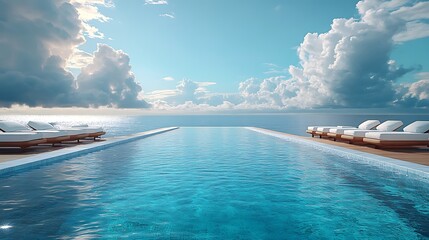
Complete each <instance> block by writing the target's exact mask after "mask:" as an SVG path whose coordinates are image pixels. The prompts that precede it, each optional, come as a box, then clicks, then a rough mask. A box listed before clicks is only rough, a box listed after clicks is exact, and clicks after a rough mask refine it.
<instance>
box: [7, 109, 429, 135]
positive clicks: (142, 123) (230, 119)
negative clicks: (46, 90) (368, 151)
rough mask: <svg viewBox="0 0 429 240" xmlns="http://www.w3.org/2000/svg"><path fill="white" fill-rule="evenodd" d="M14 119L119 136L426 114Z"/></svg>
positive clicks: (302, 126) (300, 127)
mask: <svg viewBox="0 0 429 240" xmlns="http://www.w3.org/2000/svg"><path fill="white" fill-rule="evenodd" d="M2 119H3V120H13V121H17V122H20V123H23V124H26V123H27V122H28V121H30V120H35V121H45V122H53V123H56V124H62V125H78V124H83V123H87V124H89V125H96V126H102V127H104V129H105V130H106V131H107V134H106V135H105V136H106V137H109V136H121V135H127V134H132V133H136V132H142V131H146V130H151V129H156V128H161V127H170V126H179V127H181V126H182V127H185V126H253V127H261V128H267V129H270V130H275V131H280V132H286V133H290V134H295V135H302V136H304V135H306V133H305V130H306V129H307V126H310V125H321V126H326V125H328V126H330V125H335V126H336V125H350V126H357V125H359V124H360V123H361V122H363V121H365V120H368V119H378V120H380V121H385V120H401V121H403V122H404V126H406V125H407V124H410V123H412V122H413V121H416V120H426V121H429V114H415V115H405V114H401V115H394V114H385V115H381V114H373V115H366V114H338V113H330V114H328V113H299V114H258V115H139V116H118V115H2V116H0V120H2Z"/></svg>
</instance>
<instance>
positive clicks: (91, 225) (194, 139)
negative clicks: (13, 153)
mask: <svg viewBox="0 0 429 240" xmlns="http://www.w3.org/2000/svg"><path fill="white" fill-rule="evenodd" d="M428 203H429V187H428V185H427V183H423V182H419V181H416V180H411V179H410V178H407V177H406V176H404V175H399V174H395V173H393V172H388V171H383V170H380V169H378V168H375V167H371V166H369V165H365V164H360V163H358V162H356V161H353V160H352V159H342V158H341V157H339V156H337V155H333V154H332V155H331V154H327V153H322V152H320V151H318V150H316V149H314V148H312V147H311V146H306V145H303V144H297V143H294V142H289V141H286V140H282V139H278V138H275V137H271V136H268V135H264V134H261V133H256V132H253V131H250V130H248V129H244V128H181V129H178V130H175V131H171V132H168V133H164V134H160V135H156V136H152V137H149V138H146V139H142V140H138V141H134V142H130V143H126V144H122V145H118V146H115V147H112V148H108V149H105V150H102V151H98V152H94V153H91V154H86V155H82V156H80V157H77V158H73V159H66V160H64V161H61V162H56V163H51V164H48V165H44V166H40V167H37V168H31V169H29V170H26V171H23V172H18V173H14V174H9V175H7V176H0V239H46V238H57V239H72V238H78V239H122V238H129V239H302V238H306V239H332V238H337V239H338V238H340V239H341V238H344V239H353V238H354V239H369V238H385V239H422V238H428V237H429V204H428Z"/></svg>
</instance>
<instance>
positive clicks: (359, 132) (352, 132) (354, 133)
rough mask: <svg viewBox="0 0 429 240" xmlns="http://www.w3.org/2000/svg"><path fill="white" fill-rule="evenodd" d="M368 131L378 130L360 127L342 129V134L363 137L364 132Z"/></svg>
mask: <svg viewBox="0 0 429 240" xmlns="http://www.w3.org/2000/svg"><path fill="white" fill-rule="evenodd" d="M369 132H379V131H378V130H362V129H355V130H346V131H344V135H349V136H354V137H365V134H366V133H369Z"/></svg>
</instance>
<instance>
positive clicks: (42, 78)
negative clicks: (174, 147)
mask: <svg viewBox="0 0 429 240" xmlns="http://www.w3.org/2000/svg"><path fill="white" fill-rule="evenodd" d="M0 52H2V54H1V55H0V107H3V108H24V109H28V108H34V107H36V108H40V107H42V108H68V107H81V108H119V109H120V108H135V109H147V110H153V111H164V112H169V111H183V112H195V111H197V112H201V111H210V112H288V111H312V110H315V111H316V110H320V109H333V110H338V109H344V110H345V111H347V110H348V109H363V110H370V109H387V110H389V111H393V112H395V111H404V110H410V111H414V112H416V111H417V112H428V111H429V55H428V54H427V52H429V1H415V0H391V1H381V0H363V1H355V0H347V1H337V0H325V1H317V0H235V1H227V0H128V1H109V0H17V1H8V0H0Z"/></svg>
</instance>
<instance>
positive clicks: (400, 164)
mask: <svg viewBox="0 0 429 240" xmlns="http://www.w3.org/2000/svg"><path fill="white" fill-rule="evenodd" d="M245 128H246V129H249V130H252V131H255V132H258V133H262V134H266V135H270V136H273V137H277V138H281V139H285V140H287V141H291V142H297V143H304V144H306V145H309V146H312V147H313V148H314V150H315V151H320V152H323V153H334V154H336V155H339V156H341V157H343V158H346V159H350V160H354V161H359V162H363V163H366V164H369V165H372V166H376V167H380V168H382V169H385V170H389V171H393V172H396V173H399V174H405V175H407V176H410V177H414V178H416V179H418V180H423V181H424V182H429V166H425V165H421V164H416V163H412V162H406V161H402V160H398V159H394V158H389V157H383V156H379V155H375V154H371V153H366V152H361V151H356V150H353V149H347V148H343V147H338V146H333V145H330V144H325V143H320V142H315V141H311V140H307V139H305V138H303V137H299V136H295V135H291V134H287V133H282V132H276V131H272V130H268V129H263V128H256V127H245Z"/></svg>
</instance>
